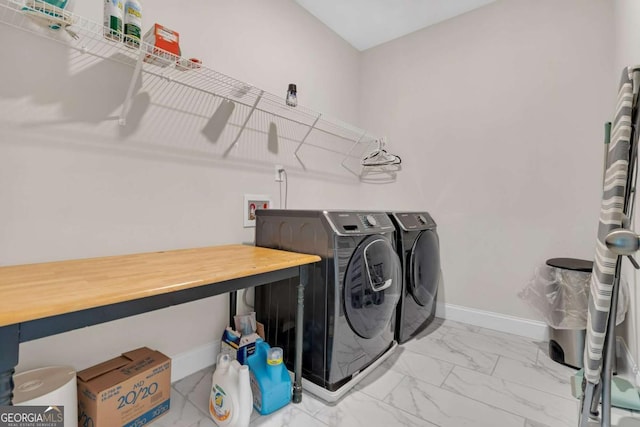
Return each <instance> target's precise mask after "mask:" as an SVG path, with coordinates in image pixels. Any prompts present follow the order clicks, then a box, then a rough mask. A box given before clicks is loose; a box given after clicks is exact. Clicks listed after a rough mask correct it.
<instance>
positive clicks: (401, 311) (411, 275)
mask: <svg viewBox="0 0 640 427" xmlns="http://www.w3.org/2000/svg"><path fill="white" fill-rule="evenodd" d="M388 214H389V218H391V221H392V222H393V224H394V225H395V226H396V248H397V250H398V255H399V257H400V262H401V264H402V277H403V282H404V285H403V291H402V294H401V296H400V302H399V303H398V307H397V318H396V340H397V341H398V343H399V344H402V343H405V342H407V341H408V340H410V339H411V338H413V337H415V336H416V335H418V334H419V333H420V332H422V331H423V330H424V329H425V328H426V327H427V326H428V325H429V324H430V323H431V321H432V320H433V318H434V317H435V312H436V297H437V294H438V286H439V284H440V280H441V277H442V274H441V267H440V242H439V239H438V234H437V231H436V227H437V226H436V222H435V221H434V220H433V218H432V217H431V215H429V213H427V212H389V213H388Z"/></svg>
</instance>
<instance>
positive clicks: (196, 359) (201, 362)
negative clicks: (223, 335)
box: [171, 341, 220, 383]
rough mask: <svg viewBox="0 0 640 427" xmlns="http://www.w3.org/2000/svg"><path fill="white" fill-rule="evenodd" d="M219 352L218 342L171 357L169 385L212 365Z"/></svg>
mask: <svg viewBox="0 0 640 427" xmlns="http://www.w3.org/2000/svg"><path fill="white" fill-rule="evenodd" d="M219 352H220V341H216V342H212V343H208V344H205V345H202V346H200V347H196V348H194V349H193V350H189V351H185V352H182V353H179V354H176V355H175V356H171V383H174V382H176V381H180V380H181V379H183V378H184V377H188V376H189V375H191V374H193V373H195V372H198V371H199V370H201V369H204V368H208V367H209V366H212V365H214V364H215V363H216V362H215V361H216V358H217V357H218V353H219Z"/></svg>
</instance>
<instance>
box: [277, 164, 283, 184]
mask: <svg viewBox="0 0 640 427" xmlns="http://www.w3.org/2000/svg"><path fill="white" fill-rule="evenodd" d="M275 170H276V182H282V181H284V179H283V178H282V171H283V170H284V167H283V166H282V165H276V168H275Z"/></svg>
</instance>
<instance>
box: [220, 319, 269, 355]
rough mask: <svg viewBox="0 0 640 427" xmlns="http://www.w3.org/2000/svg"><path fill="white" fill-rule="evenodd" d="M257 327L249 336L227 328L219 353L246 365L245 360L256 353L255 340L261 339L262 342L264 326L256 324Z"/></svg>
mask: <svg viewBox="0 0 640 427" xmlns="http://www.w3.org/2000/svg"><path fill="white" fill-rule="evenodd" d="M257 326H258V328H257V330H256V332H254V333H252V334H249V335H242V334H241V333H240V332H238V331H235V330H233V329H232V328H231V327H229V326H227V328H226V329H225V330H224V332H223V333H222V339H221V340H220V353H222V354H228V355H229V357H230V358H231V360H237V361H238V363H240V364H241V365H246V364H247V358H248V357H249V356H251V355H252V354H253V353H255V352H256V340H257V339H258V338H262V340H263V341H264V326H263V325H262V323H260V322H257Z"/></svg>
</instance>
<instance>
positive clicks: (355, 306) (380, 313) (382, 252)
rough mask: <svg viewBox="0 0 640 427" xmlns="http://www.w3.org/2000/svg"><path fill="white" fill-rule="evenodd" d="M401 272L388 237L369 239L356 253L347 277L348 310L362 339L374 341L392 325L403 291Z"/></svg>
mask: <svg viewBox="0 0 640 427" xmlns="http://www.w3.org/2000/svg"><path fill="white" fill-rule="evenodd" d="M401 271H402V269H401V267H400V261H399V259H398V255H397V254H396V251H395V250H394V249H393V246H392V245H391V242H390V241H389V239H387V238H386V237H384V236H381V235H380V236H369V237H367V238H366V239H365V240H364V241H363V242H362V243H361V244H360V245H359V246H358V247H357V248H356V250H355V251H354V253H353V256H352V257H351V259H350V260H349V264H348V265H347V270H346V271H345V275H344V307H345V314H346V317H347V321H348V322H349V325H350V326H351V328H352V329H353V330H354V331H355V333H357V334H358V335H359V336H361V337H363V338H373V337H375V336H377V335H379V334H380V333H382V332H383V331H384V330H385V328H387V327H388V326H389V322H390V321H391V319H392V318H393V317H394V316H395V310H396V304H397V303H398V300H399V299H400V292H401V290H402V283H401V280H402V272H401Z"/></svg>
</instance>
